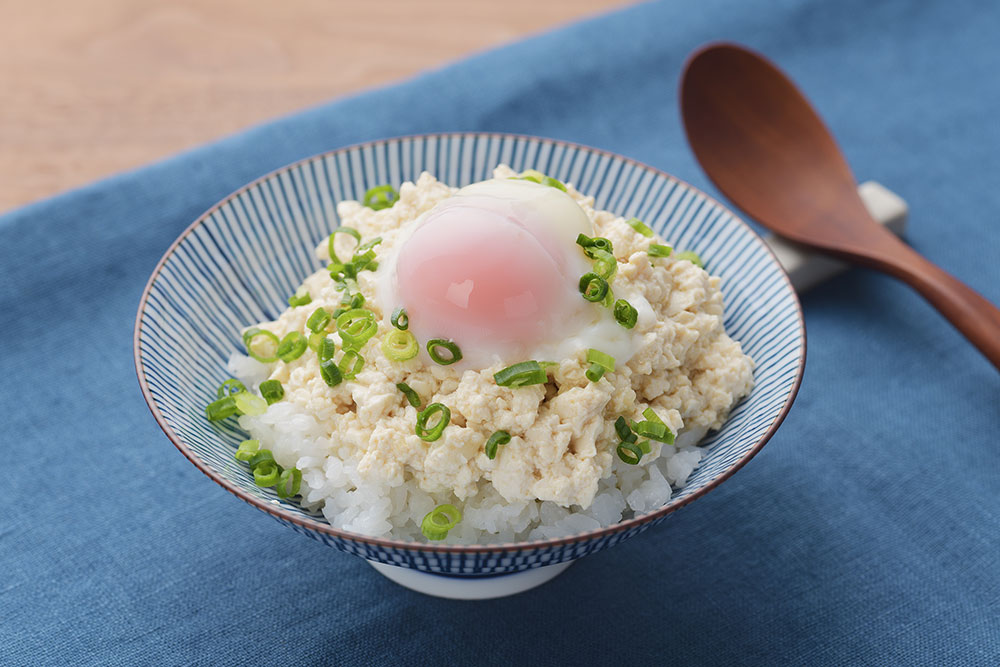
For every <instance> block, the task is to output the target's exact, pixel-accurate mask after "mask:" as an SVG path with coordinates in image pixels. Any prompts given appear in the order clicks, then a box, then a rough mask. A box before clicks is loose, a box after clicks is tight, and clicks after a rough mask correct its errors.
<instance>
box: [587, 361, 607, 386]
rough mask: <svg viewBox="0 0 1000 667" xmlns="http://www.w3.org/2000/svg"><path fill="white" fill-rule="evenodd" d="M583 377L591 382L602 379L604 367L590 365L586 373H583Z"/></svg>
mask: <svg viewBox="0 0 1000 667" xmlns="http://www.w3.org/2000/svg"><path fill="white" fill-rule="evenodd" d="M584 375H586V376H587V379H588V380H590V381H591V382H597V381H598V380H600V379H601V378H602V377H604V366H601V365H600V364H591V365H590V366H589V367H588V368H587V372H586V373H584Z"/></svg>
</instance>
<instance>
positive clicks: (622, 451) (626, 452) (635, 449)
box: [617, 442, 642, 466]
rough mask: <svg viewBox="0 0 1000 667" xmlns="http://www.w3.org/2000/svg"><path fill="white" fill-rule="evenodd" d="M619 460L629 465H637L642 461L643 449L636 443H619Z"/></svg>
mask: <svg viewBox="0 0 1000 667" xmlns="http://www.w3.org/2000/svg"><path fill="white" fill-rule="evenodd" d="M617 451H618V458H620V459H621V460H622V461H624V462H625V463H627V464H629V465H633V466H634V465H636V464H637V463H639V461H641V460H642V448H641V447H640V446H639V445H637V444H636V443H634V442H620V443H618V450H617Z"/></svg>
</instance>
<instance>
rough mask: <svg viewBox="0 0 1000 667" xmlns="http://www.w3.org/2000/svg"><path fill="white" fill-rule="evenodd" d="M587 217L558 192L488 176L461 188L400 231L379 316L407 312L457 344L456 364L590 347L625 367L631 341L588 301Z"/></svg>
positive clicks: (381, 282) (424, 328) (422, 331)
mask: <svg viewBox="0 0 1000 667" xmlns="http://www.w3.org/2000/svg"><path fill="white" fill-rule="evenodd" d="M579 234H586V235H588V236H593V234H594V230H593V226H592V225H591V222H590V219H589V218H588V217H587V214H586V213H585V212H584V211H583V209H581V208H580V206H579V205H578V204H577V203H576V201H575V200H574V199H573V198H572V197H570V196H569V195H568V194H566V193H565V192H563V191H561V190H559V189H558V188H554V187H550V186H547V185H540V184H538V183H534V182H531V181H526V180H516V179H493V180H488V181H482V182H480V183H474V184H472V185H469V186H466V187H464V188H462V189H461V190H459V191H458V193H456V195H455V196H453V197H451V198H449V199H446V200H445V201H443V202H441V203H440V204H438V205H437V206H435V207H434V208H433V209H431V210H430V211H428V212H427V213H425V214H424V215H422V216H421V217H419V218H418V219H417V220H415V221H414V222H413V223H411V225H410V226H409V228H407V229H405V230H404V231H403V233H402V235H401V237H400V240H399V241H398V242H397V244H396V247H395V249H394V252H393V253H392V255H391V256H390V257H389V258H388V261H386V262H384V263H383V264H382V266H381V267H380V268H379V273H380V276H379V279H378V299H379V301H380V306H381V308H382V312H383V313H386V319H388V314H389V313H392V311H393V310H395V309H396V308H397V307H403V308H405V309H406V312H407V315H408V317H409V330H410V331H411V332H412V333H413V334H414V335H415V336H416V338H417V340H418V341H420V343H421V348H422V354H424V355H425V356H424V359H425V361H426V360H427V359H428V358H427V357H426V352H425V351H424V350H425V346H426V343H427V341H428V340H430V339H433V338H443V339H449V340H452V341H454V342H455V344H457V345H458V346H459V348H460V349H461V351H462V355H463V362H462V363H463V365H465V366H467V367H473V368H483V367H487V366H490V365H492V364H495V363H498V362H504V363H512V362H516V361H523V360H526V359H536V360H538V361H544V360H549V361H559V360H561V359H563V358H565V357H568V356H572V355H573V354H575V353H576V351H577V350H579V349H580V348H587V347H594V348H597V349H600V350H602V351H605V352H607V353H609V354H612V355H613V356H615V357H616V358H617V359H618V360H619V361H622V362H623V361H625V360H626V359H627V358H628V357H630V356H631V348H632V342H631V337H630V336H629V333H628V331H627V330H625V329H623V328H622V327H621V326H619V325H618V324H617V323H616V322H615V321H614V319H613V318H612V317H611V316H610V314H609V313H608V312H607V309H606V308H602V307H600V306H598V305H595V304H592V303H589V302H587V301H585V300H584V299H583V298H582V297H581V295H580V292H579V288H578V283H579V279H580V276H582V275H583V274H584V273H587V272H588V271H590V270H591V267H590V264H589V262H588V261H587V259H586V257H585V256H584V254H583V252H582V251H581V249H580V247H579V246H578V245H576V238H577V236H578V235H579Z"/></svg>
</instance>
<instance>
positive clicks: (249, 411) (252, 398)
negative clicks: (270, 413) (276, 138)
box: [233, 391, 267, 417]
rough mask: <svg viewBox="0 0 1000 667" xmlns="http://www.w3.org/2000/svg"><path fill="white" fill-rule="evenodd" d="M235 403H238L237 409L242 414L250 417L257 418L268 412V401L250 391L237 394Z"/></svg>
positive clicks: (234, 397)
mask: <svg viewBox="0 0 1000 667" xmlns="http://www.w3.org/2000/svg"><path fill="white" fill-rule="evenodd" d="M233 401H234V402H235V403H236V409H237V410H239V411H240V413H241V414H244V415H249V416H250V417H256V416H257V415H262V414H264V413H265V412H267V401H265V400H264V399H263V398H261V397H260V396H258V395H256V394H251V393H250V392H248V391H244V392H242V393H239V394H236V395H235V396H233Z"/></svg>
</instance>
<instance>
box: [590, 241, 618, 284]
mask: <svg viewBox="0 0 1000 667" xmlns="http://www.w3.org/2000/svg"><path fill="white" fill-rule="evenodd" d="M591 257H592V258H593V260H594V273H596V274H597V275H599V276H600V277H602V278H604V279H605V280H611V278H612V277H614V275H615V273H617V271H618V260H617V259H615V256H614V255H612V254H611V253H610V252H607V251H605V250H598V249H596V248H595V249H593V250H592V252H591Z"/></svg>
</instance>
